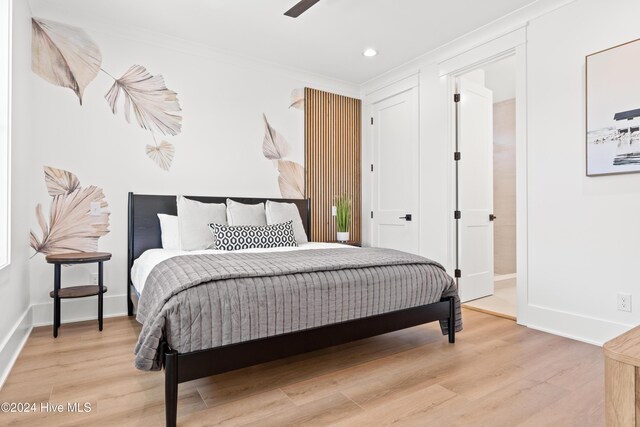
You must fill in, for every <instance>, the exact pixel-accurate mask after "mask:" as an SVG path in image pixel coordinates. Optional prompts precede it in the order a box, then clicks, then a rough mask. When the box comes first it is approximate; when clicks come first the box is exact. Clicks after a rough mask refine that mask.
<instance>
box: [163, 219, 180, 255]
mask: <svg viewBox="0 0 640 427" xmlns="http://www.w3.org/2000/svg"><path fill="white" fill-rule="evenodd" d="M158 219H159V220H160V235H161V237H162V248H163V249H180V233H179V231H178V217H177V216H176V215H165V214H158Z"/></svg>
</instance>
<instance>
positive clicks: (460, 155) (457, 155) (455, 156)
mask: <svg viewBox="0 0 640 427" xmlns="http://www.w3.org/2000/svg"><path fill="white" fill-rule="evenodd" d="M461 158H462V154H460V152H459V151H456V152H455V153H453V160H455V161H458V160H460V159H461Z"/></svg>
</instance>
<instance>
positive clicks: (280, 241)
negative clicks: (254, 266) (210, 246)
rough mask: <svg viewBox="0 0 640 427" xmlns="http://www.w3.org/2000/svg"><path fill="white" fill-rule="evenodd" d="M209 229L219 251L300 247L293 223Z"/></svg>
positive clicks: (228, 226) (213, 227)
mask: <svg viewBox="0 0 640 427" xmlns="http://www.w3.org/2000/svg"><path fill="white" fill-rule="evenodd" d="M209 227H210V228H211V232H212V233H213V237H214V239H215V249H218V250H223V251H237V250H239V249H250V248H279V247H284V246H298V243H296V236H295V234H294V233H293V221H287V222H283V223H280V224H272V225H221V224H209Z"/></svg>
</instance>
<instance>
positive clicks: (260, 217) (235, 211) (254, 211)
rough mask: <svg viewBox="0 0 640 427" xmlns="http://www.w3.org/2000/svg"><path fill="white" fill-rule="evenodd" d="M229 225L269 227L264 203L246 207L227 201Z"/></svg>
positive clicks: (233, 201)
mask: <svg viewBox="0 0 640 427" xmlns="http://www.w3.org/2000/svg"><path fill="white" fill-rule="evenodd" d="M227 223H228V224H229V225H267V217H266V216H265V213H264V203H258V204H257V205H246V204H244V203H239V202H236V201H235V200H231V199H227Z"/></svg>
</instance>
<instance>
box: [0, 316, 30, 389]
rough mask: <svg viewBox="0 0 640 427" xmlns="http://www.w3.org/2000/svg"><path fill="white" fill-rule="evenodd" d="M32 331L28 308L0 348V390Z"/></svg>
mask: <svg viewBox="0 0 640 427" xmlns="http://www.w3.org/2000/svg"><path fill="white" fill-rule="evenodd" d="M32 329H33V316H32V311H31V306H29V307H28V308H27V309H26V310H25V312H24V314H23V315H22V317H21V318H20V320H18V322H17V323H16V325H15V326H14V327H13V330H12V331H11V333H10V334H9V336H8V337H7V339H6V340H5V342H4V343H3V345H2V347H0V389H2V386H3V385H4V383H5V381H6V380H7V377H8V376H9V372H11V368H13V365H14V363H16V360H17V359H18V356H19V355H20V352H21V351H22V348H23V347H24V345H25V344H26V342H27V339H28V338H29V334H30V333H31V330H32Z"/></svg>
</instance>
